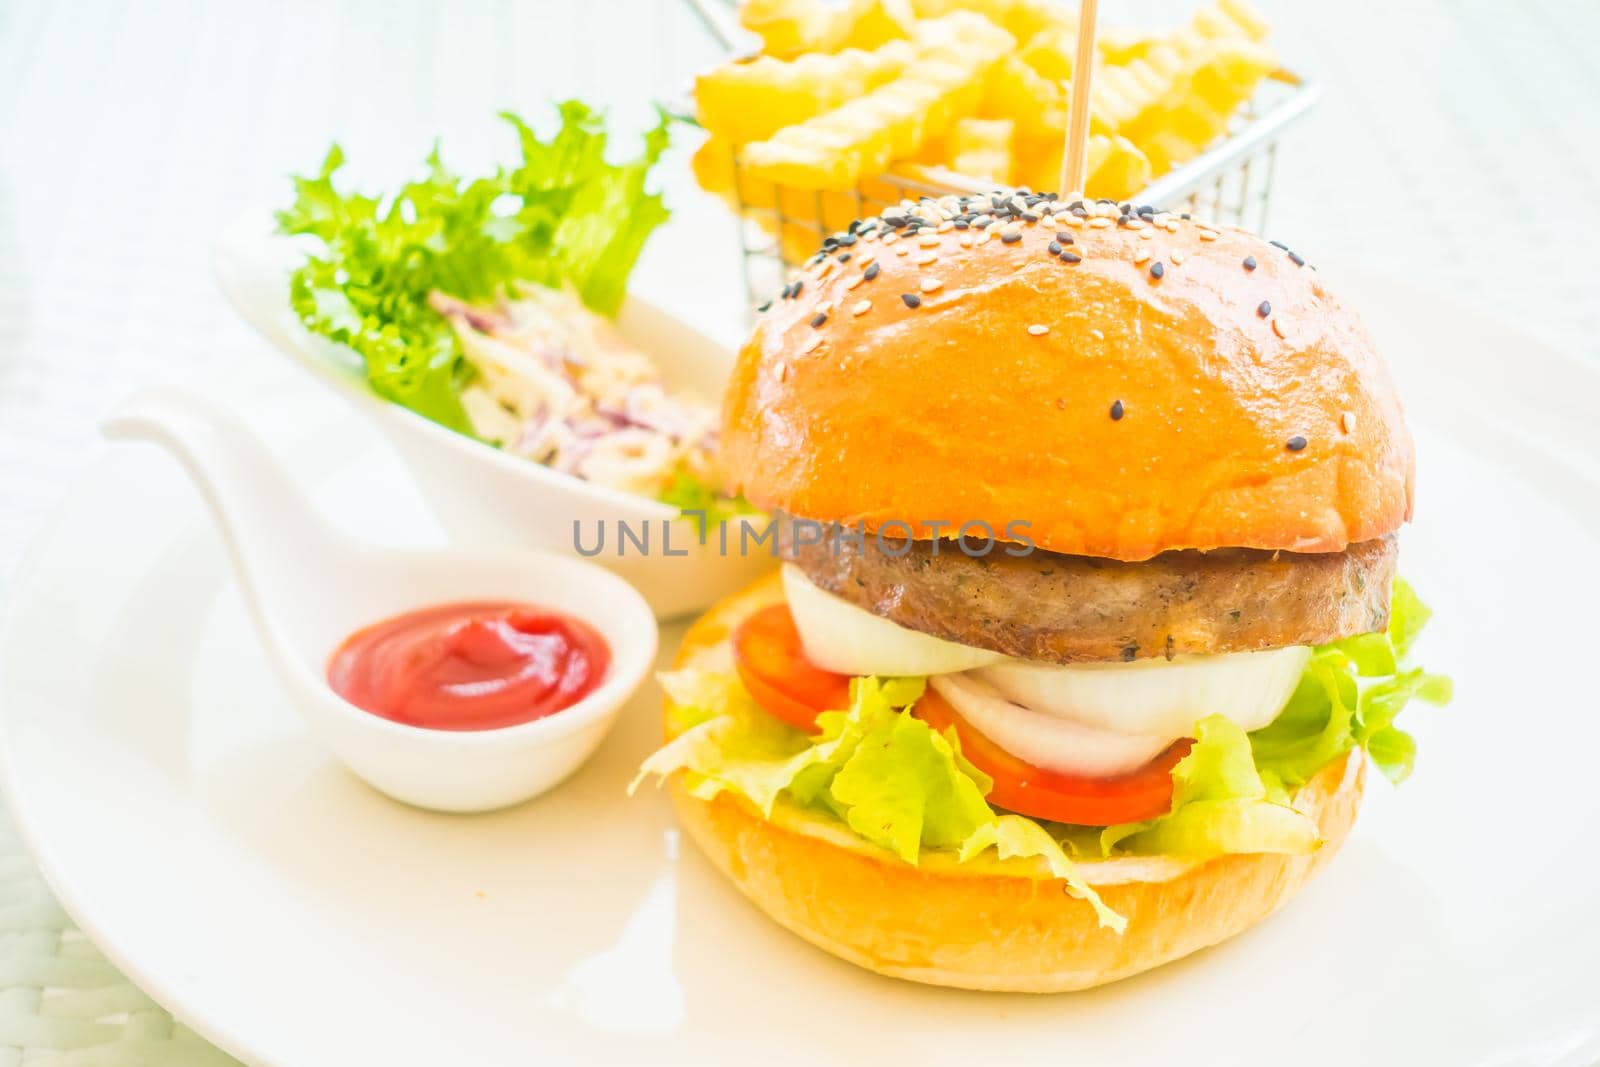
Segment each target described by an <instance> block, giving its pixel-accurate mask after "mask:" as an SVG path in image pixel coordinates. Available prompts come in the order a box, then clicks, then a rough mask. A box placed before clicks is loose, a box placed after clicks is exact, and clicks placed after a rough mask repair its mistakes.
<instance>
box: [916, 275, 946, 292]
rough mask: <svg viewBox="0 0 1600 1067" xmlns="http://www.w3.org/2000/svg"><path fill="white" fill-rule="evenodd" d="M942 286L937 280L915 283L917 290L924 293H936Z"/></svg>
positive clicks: (926, 279) (928, 279)
mask: <svg viewBox="0 0 1600 1067" xmlns="http://www.w3.org/2000/svg"><path fill="white" fill-rule="evenodd" d="M943 286H944V282H941V281H940V280H939V279H938V278H924V279H922V280H921V281H920V282H918V283H917V288H918V289H921V290H922V291H923V292H924V293H937V292H938V291H939V290H940V289H941V288H942V287H943Z"/></svg>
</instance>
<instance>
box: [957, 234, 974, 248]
mask: <svg viewBox="0 0 1600 1067" xmlns="http://www.w3.org/2000/svg"><path fill="white" fill-rule="evenodd" d="M956 243H957V244H959V245H960V246H961V247H962V248H971V247H972V234H970V233H964V234H962V235H961V240H960V241H958V242H956Z"/></svg>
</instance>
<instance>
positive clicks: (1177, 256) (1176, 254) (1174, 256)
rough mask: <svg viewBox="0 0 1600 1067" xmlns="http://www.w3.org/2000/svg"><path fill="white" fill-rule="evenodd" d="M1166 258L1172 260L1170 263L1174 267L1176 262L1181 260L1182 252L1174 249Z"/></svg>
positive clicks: (1178, 262)
mask: <svg viewBox="0 0 1600 1067" xmlns="http://www.w3.org/2000/svg"><path fill="white" fill-rule="evenodd" d="M1167 258H1168V259H1170V260H1171V261H1172V265H1173V266H1174V267H1176V266H1177V265H1178V264H1180V263H1182V262H1183V253H1182V252H1179V251H1176V250H1174V251H1173V253H1172V254H1171V255H1169V256H1168V257H1167Z"/></svg>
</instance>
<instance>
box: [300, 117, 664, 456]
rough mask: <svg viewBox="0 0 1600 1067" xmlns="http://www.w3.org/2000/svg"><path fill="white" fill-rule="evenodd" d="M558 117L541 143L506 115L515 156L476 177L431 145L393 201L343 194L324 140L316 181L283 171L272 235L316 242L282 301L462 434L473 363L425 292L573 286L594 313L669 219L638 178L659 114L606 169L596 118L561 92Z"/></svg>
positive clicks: (398, 393) (370, 372)
mask: <svg viewBox="0 0 1600 1067" xmlns="http://www.w3.org/2000/svg"><path fill="white" fill-rule="evenodd" d="M559 113H560V120H561V121H560V127H559V129H557V131H556V132H555V133H554V134H553V135H552V136H551V137H550V139H549V140H541V139H540V138H539V137H538V135H537V134H535V133H534V131H533V130H532V129H531V128H529V127H528V125H527V124H526V123H524V122H523V121H522V120H521V119H519V118H517V117H516V116H515V115H511V114H505V115H503V116H502V117H503V118H505V120H506V121H507V122H509V123H510V124H511V125H512V127H513V128H514V129H515V130H516V133H517V138H518V143H519V145H520V147H521V151H522V159H521V161H520V163H518V164H516V165H514V166H512V167H509V168H502V169H500V170H498V171H497V172H496V173H494V174H492V175H489V176H487V177H480V178H474V179H470V180H468V179H465V178H463V177H461V176H459V175H456V174H454V173H452V172H451V171H450V170H449V169H447V168H446V167H445V165H444V162H443V160H442V158H441V157H440V154H439V149H438V147H437V146H435V147H434V150H433V151H432V152H431V153H430V154H429V156H428V159H427V165H426V170H425V172H424V174H423V175H422V176H421V177H420V178H418V179H417V180H415V181H412V182H408V183H406V184H405V185H403V186H401V187H400V189H399V191H398V192H396V193H395V194H394V195H393V196H385V197H378V196H368V195H366V194H362V193H356V192H341V191H340V190H339V189H338V188H336V187H335V184H334V178H335V175H336V174H337V172H338V171H339V169H340V168H341V167H342V166H343V165H344V162H345V158H344V152H343V151H342V150H341V149H340V148H339V146H338V145H334V146H333V147H332V148H331V149H330V150H329V151H328V154H327V156H326V157H325V158H324V160H323V163H322V167H321V168H320V169H319V170H318V171H317V173H316V174H315V175H314V176H311V177H297V178H295V179H294V191H295V198H294V202H293V203H292V204H290V205H289V207H287V208H285V209H284V210H282V211H280V212H278V215H277V223H278V229H279V230H280V231H281V232H283V233H285V234H294V235H307V236H310V237H314V238H316V239H317V242H318V244H319V246H320V247H319V248H318V249H317V250H316V251H314V252H312V253H310V254H308V255H307V257H306V261H305V263H304V264H302V265H301V266H300V268H299V269H297V270H296V271H295V272H294V274H293V276H292V277H291V279H290V284H289V301H290V304H291V306H292V307H293V309H294V312H295V314H296V315H297V316H298V317H299V318H300V321H301V322H302V323H304V324H305V326H306V328H307V329H308V330H310V331H311V332H312V333H314V334H317V335H319V336H321V337H325V338H327V339H328V340H330V341H334V342H336V343H338V344H342V345H345V346H348V347H349V348H351V349H353V350H354V351H355V352H356V353H357V354H359V355H360V357H361V359H362V361H363V363H364V364H365V368H366V374H367V380H368V382H369V383H370V384H371V386H372V388H373V390H374V391H375V392H376V393H378V394H379V395H380V396H383V397H385V398H386V399H388V400H392V401H394V402H395V403H398V404H401V405H403V406H405V407H408V408H410V409H412V410H413V411H415V412H417V413H418V414H420V415H424V416H426V417H427V418H429V419H432V420H434V421H435V422H439V423H443V424H444V425H446V426H449V427H450V428H451V429H454V430H457V431H460V432H462V433H468V434H470V433H471V425H470V422H469V421H468V419H467V414H466V411H465V409H464V408H463V407H462V405H461V399H460V391H461V389H462V387H463V386H464V385H465V384H466V383H467V381H468V380H469V379H470V377H471V370H470V368H469V367H468V365H467V362H466V360H465V359H464V357H463V355H462V352H461V347H460V342H459V340H458V339H457V337H456V335H455V332H454V331H453V330H452V329H451V328H450V325H449V323H448V322H447V321H446V320H445V318H444V317H443V316H442V315H440V314H438V313H437V312H436V311H434V310H433V309H432V308H431V307H430V306H429V305H428V295H429V294H430V293H433V292H440V293H445V294H448V295H450V296H453V297H457V298H459V299H461V300H465V301H467V302H468V303H476V302H482V301H487V300H492V299H494V298H496V297H497V296H499V295H500V294H501V293H503V292H504V291H506V289H507V288H508V287H510V286H512V285H513V284H514V283H517V282H538V283H540V284H544V285H549V286H570V287H571V288H572V289H573V290H575V291H576V292H577V294H578V295H579V297H580V298H581V299H582V300H583V302H584V303H585V304H586V305H587V306H588V307H590V308H592V309H593V310H595V311H597V312H600V313H601V314H604V315H614V314H615V313H616V311H617V309H618V307H620V305H621V303H622V298H623V296H624V294H625V292H626V288H627V280H628V275H629V274H630V273H631V272H632V270H633V267H634V264H635V263H636V262H637V261H638V258H639V254H640V252H641V250H642V249H643V247H644V243H645V239H646V238H647V237H649V235H650V233H651V232H652V231H653V230H654V229H655V228H656V227H657V226H659V225H660V224H661V223H662V222H664V221H666V218H667V209H666V208H665V206H664V205H663V204H662V201H661V197H660V196H659V195H657V194H655V193H650V192H646V190H645V182H646V178H647V176H648V174H649V171H650V169H651V167H652V166H654V164H655V163H656V161H657V160H658V159H660V157H661V153H662V152H663V151H664V150H665V148H666V145H667V123H668V121H669V120H668V117H667V115H666V114H665V113H664V112H663V113H661V114H660V118H659V122H658V123H657V125H656V126H655V127H654V128H653V129H652V130H651V131H650V132H649V133H647V134H646V135H645V138H644V148H643V151H642V152H641V154H640V155H639V156H637V157H635V158H634V159H632V160H630V161H628V162H625V163H610V162H608V161H607V160H606V155H605V153H606V141H607V138H606V132H605V127H604V123H603V121H602V119H601V116H600V115H599V114H598V113H597V112H595V111H593V110H592V109H590V108H589V107H588V106H587V105H585V104H582V103H580V102H578V101H575V100H569V101H566V102H565V103H562V104H561V105H559Z"/></svg>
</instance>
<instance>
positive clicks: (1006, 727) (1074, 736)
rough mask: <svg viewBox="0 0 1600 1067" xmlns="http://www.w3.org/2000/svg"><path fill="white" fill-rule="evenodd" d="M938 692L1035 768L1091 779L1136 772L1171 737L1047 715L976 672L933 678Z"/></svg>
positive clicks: (973, 724)
mask: <svg viewBox="0 0 1600 1067" xmlns="http://www.w3.org/2000/svg"><path fill="white" fill-rule="evenodd" d="M928 684H929V685H930V686H932V687H933V689H934V691H935V692H937V693H938V694H939V695H940V696H942V697H944V699H945V700H947V701H949V703H950V706H951V707H953V708H955V709H956V712H957V713H958V714H959V715H960V716H961V717H962V718H963V719H966V720H967V721H968V722H969V723H971V724H972V726H973V728H974V729H976V730H977V731H978V732H979V733H981V734H983V735H984V736H985V737H987V738H989V740H991V741H993V742H994V743H995V744H997V745H999V746H1000V747H1001V748H1003V749H1005V750H1006V751H1007V752H1009V753H1011V754H1012V755H1013V756H1016V757H1018V758H1019V759H1023V760H1026V761H1027V762H1029V763H1031V764H1033V765H1034V766H1035V767H1043V768H1044V769H1045V770H1049V771H1057V772H1059V773H1062V774H1073V775H1081V776H1083V777H1087V778H1109V777H1111V776H1113V775H1118V774H1126V773H1127V772H1129V771H1134V770H1138V769H1139V768H1140V767H1143V766H1144V765H1145V764H1147V763H1149V762H1150V761H1151V760H1153V759H1155V758H1156V757H1157V756H1159V755H1160V754H1161V753H1162V752H1163V751H1165V750H1166V748H1167V746H1168V745H1170V744H1172V742H1173V740H1174V739H1173V738H1171V737H1161V736H1151V735H1146V734H1129V733H1119V732H1116V731H1113V730H1100V729H1096V728H1095V727H1093V726H1084V725H1083V724H1082V723H1076V722H1073V721H1072V720H1071V719H1058V718H1056V717H1055V716H1053V715H1044V714H1041V713H1039V712H1037V711H1033V710H1031V709H1029V708H1025V707H1022V706H1021V705H1019V704H1014V703H1012V702H1011V701H1009V700H1007V699H1006V698H1005V697H1004V696H1003V695H1002V694H1001V693H1000V691H999V690H997V689H996V688H995V687H994V686H992V685H990V684H988V683H987V682H985V681H983V680H982V679H981V678H979V677H978V676H977V672H974V673H970V674H946V675H939V676H938V677H934V678H929V679H928Z"/></svg>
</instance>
